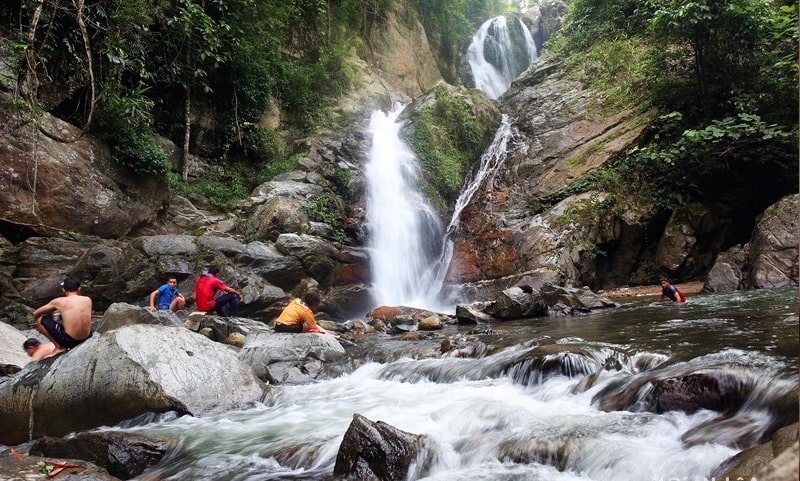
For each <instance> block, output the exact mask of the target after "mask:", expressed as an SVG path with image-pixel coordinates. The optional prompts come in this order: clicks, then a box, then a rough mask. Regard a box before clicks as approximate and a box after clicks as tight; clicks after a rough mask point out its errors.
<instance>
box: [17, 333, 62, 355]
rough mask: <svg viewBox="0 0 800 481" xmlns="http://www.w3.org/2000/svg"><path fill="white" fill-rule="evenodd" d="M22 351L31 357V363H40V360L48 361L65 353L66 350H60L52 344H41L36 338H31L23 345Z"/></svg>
mask: <svg viewBox="0 0 800 481" xmlns="http://www.w3.org/2000/svg"><path fill="white" fill-rule="evenodd" d="M22 349H24V350H25V352H26V353H27V354H28V356H30V357H31V361H38V360H39V359H47V358H48V357H53V356H55V355H56V354H60V353H62V352H64V349H59V348H57V347H56V345H55V344H54V343H52V342H44V343H43V342H41V341H39V340H38V339H36V338H35V337H30V338H28V339H26V340H25V342H23V343H22Z"/></svg>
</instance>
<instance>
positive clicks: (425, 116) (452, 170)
mask: <svg viewBox="0 0 800 481" xmlns="http://www.w3.org/2000/svg"><path fill="white" fill-rule="evenodd" d="M435 96H436V98H435V101H434V102H433V103H432V104H431V105H428V106H426V107H424V108H423V109H422V110H421V111H420V112H419V115H418V117H417V119H416V121H415V125H414V130H413V132H412V134H411V135H410V136H409V138H408V143H409V144H410V145H411V148H412V149H413V150H414V152H415V153H416V155H417V157H418V158H419V161H420V164H421V166H422V168H423V170H424V171H425V174H426V175H425V177H426V181H427V183H428V184H429V185H430V186H431V187H432V188H433V190H434V191H435V192H436V194H438V195H437V197H440V198H443V199H446V200H447V201H448V202H451V201H454V200H455V199H456V198H457V197H458V194H459V191H460V189H461V186H462V184H463V181H464V177H465V176H466V173H467V172H468V171H469V168H470V166H471V165H472V163H473V162H474V161H475V159H477V158H478V157H480V154H481V151H482V150H483V148H484V146H485V145H486V139H485V135H484V129H486V128H487V127H488V129H487V130H489V131H494V129H495V128H496V127H497V126H496V125H494V126H482V125H480V123H479V122H478V119H477V117H476V116H475V114H474V113H473V111H472V109H471V108H470V105H469V103H468V102H467V101H466V100H465V99H464V98H463V97H460V96H457V95H454V94H453V93H451V92H449V91H448V90H447V88H446V87H444V86H439V87H437V88H436V90H435Z"/></svg>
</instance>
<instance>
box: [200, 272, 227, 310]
mask: <svg viewBox="0 0 800 481" xmlns="http://www.w3.org/2000/svg"><path fill="white" fill-rule="evenodd" d="M227 288H228V286H226V285H225V283H224V282H222V281H221V280H219V279H217V278H216V277H214V276H212V275H211V274H203V275H202V276H200V278H199V279H197V282H195V283H194V302H196V303H197V308H198V309H199V310H201V311H210V310H211V309H212V308H213V307H214V302H215V301H214V294H215V293H216V292H217V290H222V291H224V290H225V289H227Z"/></svg>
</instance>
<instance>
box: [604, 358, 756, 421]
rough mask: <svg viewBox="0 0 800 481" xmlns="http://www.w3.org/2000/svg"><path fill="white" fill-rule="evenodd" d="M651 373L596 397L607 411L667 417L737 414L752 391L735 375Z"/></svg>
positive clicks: (608, 387) (621, 383)
mask: <svg viewBox="0 0 800 481" xmlns="http://www.w3.org/2000/svg"><path fill="white" fill-rule="evenodd" d="M666 369H667V370H666V371H662V372H659V371H650V372H647V373H645V374H643V375H640V376H637V377H635V378H633V379H632V380H629V381H620V382H617V383H611V384H609V385H608V386H606V387H605V388H603V389H602V390H601V391H600V392H599V393H597V395H595V397H594V399H593V400H592V402H593V403H594V402H597V403H599V407H600V409H602V410H603V411H619V410H629V411H649V412H655V413H663V412H667V411H684V412H687V413H693V412H695V411H697V410H698V409H710V410H714V411H718V412H724V413H728V412H734V411H735V410H736V409H737V408H738V407H740V406H741V404H742V402H744V399H745V398H746V397H747V395H748V391H749V387H748V385H747V384H746V383H745V381H744V380H743V379H741V378H740V376H739V375H737V374H736V373H735V372H731V371H725V370H704V371H697V372H685V371H684V372H682V373H679V374H676V373H675V371H674V370H670V368H666Z"/></svg>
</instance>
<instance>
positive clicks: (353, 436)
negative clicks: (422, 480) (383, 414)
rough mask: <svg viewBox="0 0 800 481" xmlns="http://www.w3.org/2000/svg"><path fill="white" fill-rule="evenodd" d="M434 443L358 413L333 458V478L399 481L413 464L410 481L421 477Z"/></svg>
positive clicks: (426, 438) (430, 458)
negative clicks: (334, 462)
mask: <svg viewBox="0 0 800 481" xmlns="http://www.w3.org/2000/svg"><path fill="white" fill-rule="evenodd" d="M433 447H434V442H433V441H432V440H430V439H429V438H428V437H427V436H425V435H418V434H411V433H408V432H405V431H401V430H399V429H397V428H395V427H393V426H391V425H389V424H386V423H384V422H383V421H377V422H374V421H371V420H369V419H367V418H365V417H364V416H362V415H360V414H354V415H353V421H352V422H351V423H350V427H348V428H347V432H345V434H344V439H342V443H341V445H340V446H339V453H338V454H337V455H336V465H335V466H334V468H333V474H334V475H335V476H353V477H355V478H358V479H362V480H380V481H402V480H405V479H408V476H409V470H410V468H411V466H412V464H414V463H417V466H416V471H415V473H414V474H415V475H416V476H414V479H416V478H419V477H424V475H425V472H426V471H427V470H428V468H429V467H430V463H431V460H432V457H433V455H434V454H435V449H432V448H433Z"/></svg>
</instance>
